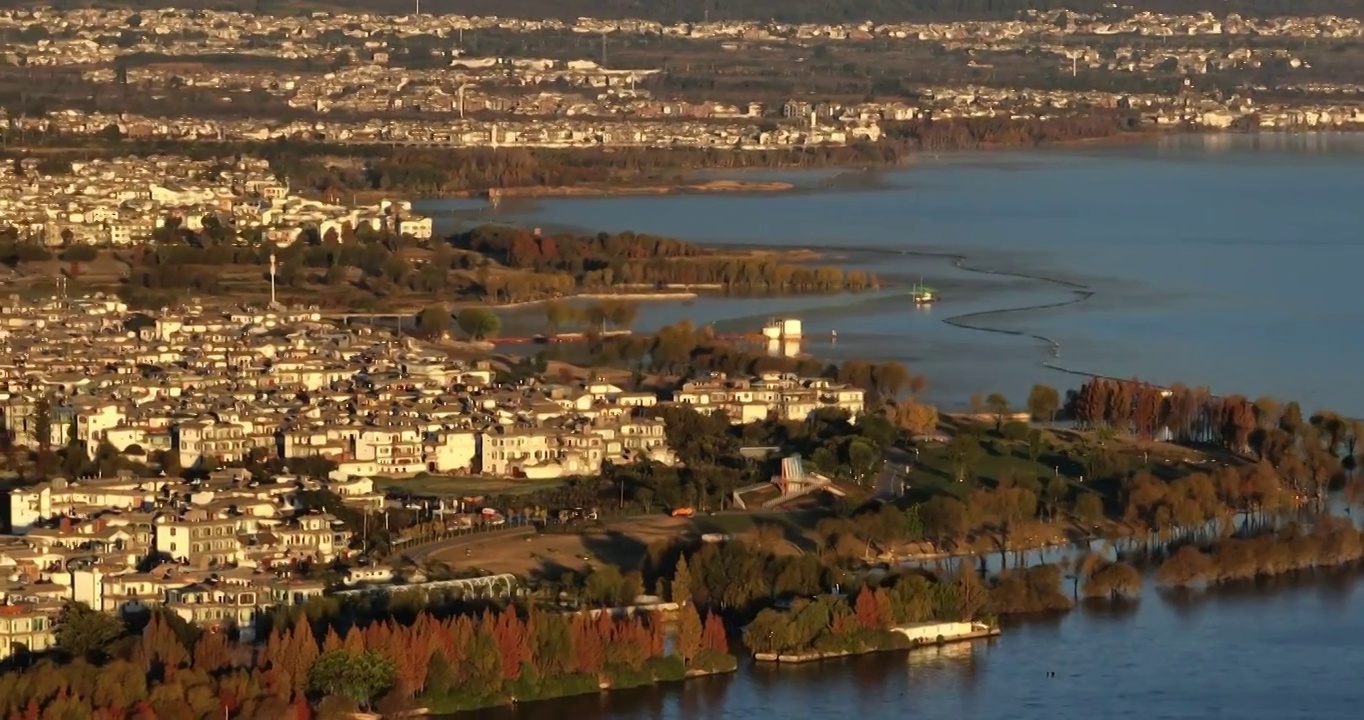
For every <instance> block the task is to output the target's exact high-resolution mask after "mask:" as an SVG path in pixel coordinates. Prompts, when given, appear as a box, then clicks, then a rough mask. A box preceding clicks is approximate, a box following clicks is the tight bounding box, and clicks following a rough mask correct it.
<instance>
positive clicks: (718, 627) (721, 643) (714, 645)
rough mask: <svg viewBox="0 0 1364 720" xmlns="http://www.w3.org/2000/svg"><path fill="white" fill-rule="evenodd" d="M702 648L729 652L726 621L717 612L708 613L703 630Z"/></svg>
mask: <svg viewBox="0 0 1364 720" xmlns="http://www.w3.org/2000/svg"><path fill="white" fill-rule="evenodd" d="M701 649H702V650H709V651H712V652H717V653H726V654H727V653H729V634H728V633H727V632H725V622H724V620H723V619H721V618H720V616H719V615H717V614H716V613H712V612H708V613H706V623H705V627H704V629H703V630H702V631H701Z"/></svg>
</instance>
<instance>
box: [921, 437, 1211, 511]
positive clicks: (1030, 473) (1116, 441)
mask: <svg viewBox="0 0 1364 720" xmlns="http://www.w3.org/2000/svg"><path fill="white" fill-rule="evenodd" d="M968 423H970V421H959V422H956V423H955V425H956V426H957V427H954V428H953V430H955V431H961V430H962V429H963V428H964V427H965V426H966V425H967V424H968ZM975 425H976V427H974V428H971V429H972V430H973V431H974V432H975V434H976V435H977V436H978V437H979V438H980V453H979V454H978V457H977V459H976V462H975V463H974V464H973V465H972V467H971V468H970V469H969V470H968V471H967V473H966V474H967V481H966V482H961V483H959V482H957V481H956V475H957V473H956V466H955V464H954V463H953V460H952V457H951V454H950V451H949V449H948V445H947V444H945V443H944V444H926V445H923V446H921V447H920V449H919V455H918V462H917V463H915V465H914V467H913V469H912V470H911V471H910V473H909V485H910V487H911V488H912V490H911V494H912V496H913V497H914V498H915V499H918V500H924V499H927V498H929V497H932V496H933V495H936V494H938V493H948V494H951V495H954V496H956V497H958V498H960V499H965V496H966V495H967V494H968V493H969V492H970V491H971V489H972V488H974V487H976V485H977V483H980V482H983V483H985V484H987V485H994V484H996V483H997V482H998V481H999V479H1000V478H1001V477H1004V476H1006V475H1007V476H1011V477H1013V478H1014V479H1015V480H1020V479H1023V478H1036V479H1037V480H1039V481H1040V482H1042V483H1043V484H1044V485H1045V484H1046V483H1047V482H1048V481H1050V480H1051V478H1053V477H1054V476H1055V475H1056V474H1057V473H1058V472H1059V473H1060V475H1061V477H1064V478H1066V479H1067V480H1068V481H1069V482H1070V483H1071V484H1072V486H1076V487H1077V488H1083V489H1087V490H1091V491H1094V490H1100V488H1099V487H1096V484H1095V482H1094V481H1095V478H1089V479H1088V480H1089V482H1086V483H1084V484H1081V483H1080V482H1079V481H1080V478H1081V477H1083V476H1084V475H1085V472H1086V470H1085V465H1084V460H1083V458H1084V457H1085V456H1086V455H1087V454H1088V453H1089V452H1091V450H1090V449H1092V448H1095V447H1103V448H1105V449H1106V450H1107V451H1110V452H1114V453H1116V454H1118V455H1121V456H1123V457H1125V458H1126V461H1127V462H1128V463H1129V466H1130V468H1131V469H1133V470H1135V469H1138V468H1142V467H1145V468H1148V469H1150V470H1151V471H1152V472H1154V473H1156V474H1157V475H1158V476H1160V475H1162V474H1167V473H1169V472H1172V471H1174V470H1176V469H1183V468H1187V467H1189V465H1188V463H1190V462H1194V463H1196V462H1202V461H1205V460H1206V459H1207V456H1206V454H1205V453H1203V452H1200V451H1198V450H1194V449H1190V448H1186V447H1182V446H1178V445H1173V444H1170V443H1160V442H1145V441H1137V440H1135V439H1134V438H1130V437H1101V436H1100V435H1099V434H1098V433H1094V432H1081V431H1076V430H1070V429H1053V428H1038V429H1039V430H1041V432H1042V438H1043V443H1042V452H1041V454H1040V455H1039V456H1038V458H1037V460H1032V459H1031V458H1030V457H1029V452H1028V443H1027V442H1026V441H1009V440H1006V439H1004V438H1002V437H1000V436H999V434H998V433H996V432H995V429H994V423H975ZM1087 448H1090V449H1087ZM1099 485H1102V483H1099Z"/></svg>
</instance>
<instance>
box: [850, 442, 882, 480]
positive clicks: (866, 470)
mask: <svg viewBox="0 0 1364 720" xmlns="http://www.w3.org/2000/svg"><path fill="white" fill-rule="evenodd" d="M884 464H885V457H884V456H883V455H882V453H881V451H880V450H879V449H878V448H877V447H876V446H875V445H873V444H872V443H869V442H867V441H866V440H863V439H861V438H856V439H854V440H853V441H852V442H850V443H848V467H849V468H850V469H851V470H852V474H853V479H854V480H856V481H857V483H858V484H859V485H867V484H870V483H873V482H875V480H876V475H877V474H878V473H880V471H881V467H882V466H883V465H884Z"/></svg>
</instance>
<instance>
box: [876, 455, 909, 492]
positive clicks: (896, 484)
mask: <svg viewBox="0 0 1364 720" xmlns="http://www.w3.org/2000/svg"><path fill="white" fill-rule="evenodd" d="M913 465H914V453H912V452H909V451H907V450H904V449H902V448H897V447H893V448H891V449H890V450H889V451H887V452H886V464H885V467H883V468H881V474H880V475H878V476H876V497H879V498H882V499H885V500H889V499H893V498H898V497H900V480H901V479H902V478H904V477H905V475H906V470H907V469H908V468H910V467H912V466H913Z"/></svg>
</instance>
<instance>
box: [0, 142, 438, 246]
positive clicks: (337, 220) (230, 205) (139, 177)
mask: <svg viewBox="0 0 1364 720" xmlns="http://www.w3.org/2000/svg"><path fill="white" fill-rule="evenodd" d="M49 171H51V173H50V174H49ZM206 219H207V223H208V228H209V229H216V230H217V231H218V232H220V233H225V234H227V235H230V236H232V237H233V238H234V239H235V240H236V241H238V242H250V243H252V244H260V243H262V242H265V243H271V244H274V245H278V246H287V245H290V244H292V243H294V242H295V241H297V240H299V238H300V236H305V235H308V233H314V234H316V237H317V239H319V240H320V239H322V238H324V237H330V236H335V235H336V234H337V233H339V232H341V231H342V230H344V231H345V232H347V233H350V232H354V231H356V230H360V229H362V228H364V229H366V230H369V231H373V232H376V233H394V234H398V235H406V236H410V237H413V238H417V239H429V238H430V237H431V219H430V218H424V217H419V216H416V215H414V214H412V213H411V203H408V202H388V201H384V202H381V203H379V204H378V205H376V206H372V207H344V206H340V205H333V204H329V203H326V202H323V201H320V200H317V199H313V198H304V197H300V196H298V195H296V194H294V193H291V192H290V191H289V187H288V185H287V182H286V181H284V180H281V179H280V178H278V177H276V176H275V175H274V174H273V173H272V172H271V169H270V164H269V163H268V162H266V161H264V160H260V159H255V158H240V157H238V158H223V159H220V160H211V161H194V160H191V159H189V158H185V157H172V156H152V157H131V156H124V157H116V158H112V159H109V160H101V159H93V160H89V161H72V162H71V163H70V164H69V166H68V167H64V168H56V169H51V168H44V167H43V164H42V161H40V160H38V159H36V158H26V159H24V160H21V161H19V162H18V163H17V164H16V165H15V166H7V165H0V228H6V229H8V230H10V231H12V232H13V234H14V236H15V238H17V239H21V240H26V241H29V242H31V243H33V244H36V245H38V246H45V247H52V248H63V247H69V246H73V245H94V246H106V247H127V246H132V245H147V244H150V243H152V242H153V239H154V236H155V235H156V234H157V232H158V231H167V230H174V229H181V230H185V231H189V232H194V233H200V232H204V231H205V229H206V227H205V222H206Z"/></svg>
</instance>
